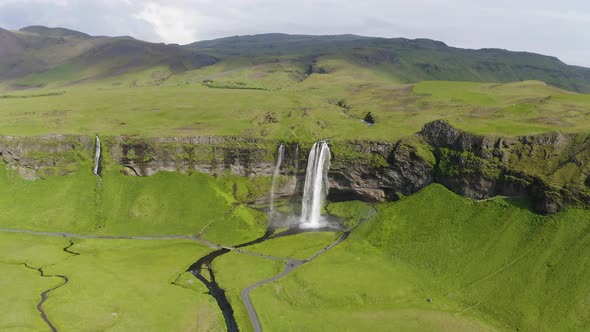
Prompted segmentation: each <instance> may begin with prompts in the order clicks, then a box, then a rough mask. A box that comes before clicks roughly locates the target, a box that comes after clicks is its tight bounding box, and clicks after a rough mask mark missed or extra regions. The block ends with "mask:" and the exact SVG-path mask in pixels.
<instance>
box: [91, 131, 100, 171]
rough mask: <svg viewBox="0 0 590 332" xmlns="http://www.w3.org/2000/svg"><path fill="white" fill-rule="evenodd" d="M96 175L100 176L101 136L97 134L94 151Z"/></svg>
mask: <svg viewBox="0 0 590 332" xmlns="http://www.w3.org/2000/svg"><path fill="white" fill-rule="evenodd" d="M92 171H93V172H94V175H97V176H100V138H98V135H96V150H95V151H94V169H93V170H92Z"/></svg>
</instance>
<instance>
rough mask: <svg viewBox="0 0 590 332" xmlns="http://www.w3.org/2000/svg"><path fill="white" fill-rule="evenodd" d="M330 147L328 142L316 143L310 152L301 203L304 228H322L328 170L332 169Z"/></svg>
mask: <svg viewBox="0 0 590 332" xmlns="http://www.w3.org/2000/svg"><path fill="white" fill-rule="evenodd" d="M331 157H332V156H331V154H330V147H329V146H328V142H327V141H320V142H316V143H314V145H313V146H312V147H311V151H310V152H309V158H308V160H307V170H306V172H305V186H304V187H303V201H302V202H301V204H302V208H301V223H302V226H303V227H309V228H318V227H320V226H321V214H322V203H323V201H324V199H325V198H326V196H327V195H328V189H329V187H328V170H329V169H330V158H331Z"/></svg>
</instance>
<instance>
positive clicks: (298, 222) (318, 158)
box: [269, 141, 341, 230]
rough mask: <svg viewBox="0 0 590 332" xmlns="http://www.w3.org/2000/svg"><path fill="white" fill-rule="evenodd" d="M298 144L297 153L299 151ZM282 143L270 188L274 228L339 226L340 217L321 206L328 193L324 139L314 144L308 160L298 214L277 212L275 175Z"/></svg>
mask: <svg viewBox="0 0 590 332" xmlns="http://www.w3.org/2000/svg"><path fill="white" fill-rule="evenodd" d="M298 149H299V147H297V153H296V154H298ZM284 153H285V151H284V146H283V145H282V144H281V145H280V146H279V149H278V155H277V163H276V166H275V169H274V172H273V178H272V185H271V190H270V199H269V201H270V206H269V214H270V219H271V226H272V227H273V228H289V229H293V228H297V229H303V230H305V229H310V230H311V229H314V230H320V229H326V230H338V229H341V225H340V220H339V219H338V218H336V217H332V216H329V215H322V207H323V205H324V201H325V198H326V196H327V194H328V190H329V185H328V170H329V169H330V159H331V153H330V147H329V145H328V142H327V141H319V142H316V143H314V144H313V146H312V148H311V150H310V152H309V157H308V159H307V160H308V161H307V167H306V171H305V183H304V188H303V197H302V199H301V209H300V214H297V213H295V211H292V213H285V212H281V211H277V209H276V208H275V206H274V202H275V197H274V196H275V185H276V178H277V177H278V176H279V175H280V167H281V165H282V163H283V159H284Z"/></svg>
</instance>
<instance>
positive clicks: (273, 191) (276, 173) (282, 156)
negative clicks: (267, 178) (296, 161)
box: [270, 144, 285, 215]
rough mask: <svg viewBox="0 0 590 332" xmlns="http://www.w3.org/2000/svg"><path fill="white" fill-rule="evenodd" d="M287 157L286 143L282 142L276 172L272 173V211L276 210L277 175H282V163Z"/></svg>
mask: <svg viewBox="0 0 590 332" xmlns="http://www.w3.org/2000/svg"><path fill="white" fill-rule="evenodd" d="M284 157H285V145H283V144H281V145H280V146H279V154H278V156H277V164H276V165H275V169H274V172H273V173H272V184H271V186H270V213H271V215H272V213H273V212H274V199H275V183H276V180H277V177H278V176H279V175H280V172H281V164H282V163H283V158H284Z"/></svg>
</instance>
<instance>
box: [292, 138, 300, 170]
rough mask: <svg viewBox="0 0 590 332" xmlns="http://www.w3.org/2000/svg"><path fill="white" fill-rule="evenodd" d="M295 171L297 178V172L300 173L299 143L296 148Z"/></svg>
mask: <svg viewBox="0 0 590 332" xmlns="http://www.w3.org/2000/svg"><path fill="white" fill-rule="evenodd" d="M293 173H294V176H295V178H297V174H298V173H299V144H297V147H296V148H295V171H294V172H293Z"/></svg>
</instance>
